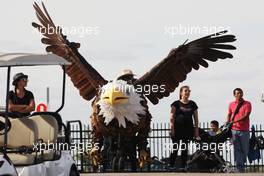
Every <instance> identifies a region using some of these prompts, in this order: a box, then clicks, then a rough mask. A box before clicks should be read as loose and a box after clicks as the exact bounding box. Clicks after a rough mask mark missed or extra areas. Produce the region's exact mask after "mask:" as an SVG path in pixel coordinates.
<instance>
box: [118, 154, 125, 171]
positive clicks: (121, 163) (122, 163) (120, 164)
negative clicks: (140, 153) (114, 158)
mask: <svg viewBox="0 0 264 176" xmlns="http://www.w3.org/2000/svg"><path fill="white" fill-rule="evenodd" d="M124 169H125V160H124V158H123V157H120V158H119V160H118V171H119V172H120V171H124Z"/></svg>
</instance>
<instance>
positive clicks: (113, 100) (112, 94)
mask: <svg viewBox="0 0 264 176" xmlns="http://www.w3.org/2000/svg"><path fill="white" fill-rule="evenodd" d="M103 100H105V101H106V102H108V103H109V104H110V105H111V106H114V105H117V104H125V103H127V102H128V97H127V96H126V95H125V94H124V93H123V92H121V91H120V90H117V89H115V88H112V89H111V90H109V91H108V92H106V94H105V95H104V96H103Z"/></svg>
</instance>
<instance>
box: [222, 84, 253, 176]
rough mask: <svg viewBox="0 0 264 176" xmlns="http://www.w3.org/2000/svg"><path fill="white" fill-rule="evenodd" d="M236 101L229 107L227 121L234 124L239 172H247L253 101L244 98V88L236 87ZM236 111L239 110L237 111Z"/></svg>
mask: <svg viewBox="0 0 264 176" xmlns="http://www.w3.org/2000/svg"><path fill="white" fill-rule="evenodd" d="M233 94H234V97H235V101H234V102H232V103H230V105H229V108H228V115H227V122H231V123H232V124H233V125H232V139H233V144H234V155H235V162H236V168H237V170H238V172H245V163H246V161H247V154H248V149H249V116H250V113H251V109H252V108H251V103H250V102H249V101H246V100H244V99H243V90H242V89H240V88H236V89H235V90H234V91H233ZM238 105H239V106H240V108H239V109H237V107H238ZM235 111H237V112H236V113H235Z"/></svg>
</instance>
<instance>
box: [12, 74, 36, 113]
mask: <svg viewBox="0 0 264 176" xmlns="http://www.w3.org/2000/svg"><path fill="white" fill-rule="evenodd" d="M27 82H28V75H25V74H23V73H17V74H15V76H14V77H13V83H12V84H13V86H14V90H12V91H10V92H9V112H14V113H15V114H16V115H17V116H18V117H25V116H29V115H30V113H31V112H32V111H34V110H35V100H34V95H33V93H32V92H30V91H28V90H26V89H25V87H26V86H27Z"/></svg>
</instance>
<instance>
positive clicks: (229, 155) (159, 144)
mask: <svg viewBox="0 0 264 176" xmlns="http://www.w3.org/2000/svg"><path fill="white" fill-rule="evenodd" d="M254 126H255V134H256V136H260V135H262V136H264V129H263V126H262V125H261V124H256V125H254ZM200 127H201V128H202V129H204V130H208V129H209V123H200ZM70 129H71V130H70V132H71V142H72V143H74V144H78V146H79V147H78V148H77V150H72V156H73V157H74V159H75V161H76V163H77V167H78V169H79V170H80V171H81V172H92V165H91V162H90V160H89V158H88V155H87V153H86V152H87V151H85V149H87V148H88V149H89V148H91V142H92V134H91V127H90V126H89V125H81V124H72V125H71V128H70ZM81 131H82V132H81ZM148 143H149V144H148V147H149V149H150V155H151V158H158V160H157V161H160V163H166V162H167V161H168V159H169V156H170V154H171V151H170V150H169V147H168V146H169V145H171V144H172V142H171V138H170V125H169V123H152V124H151V131H150V134H149V138H148ZM230 144H231V142H230V141H227V142H225V143H224V145H230ZM195 151H196V148H195V146H194V145H192V147H191V148H190V150H189V154H190V155H191V154H193V153H194V152H195ZM220 154H221V156H222V157H223V159H224V160H225V161H228V162H230V163H231V165H232V166H235V162H234V152H233V146H230V148H228V149H224V150H221V153H220ZM260 156H261V159H260V160H255V161H253V162H252V163H249V161H247V172H264V159H263V151H262V150H260ZM167 163H168V162H167ZM148 171H168V170H167V168H166V167H151V168H150V170H148Z"/></svg>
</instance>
